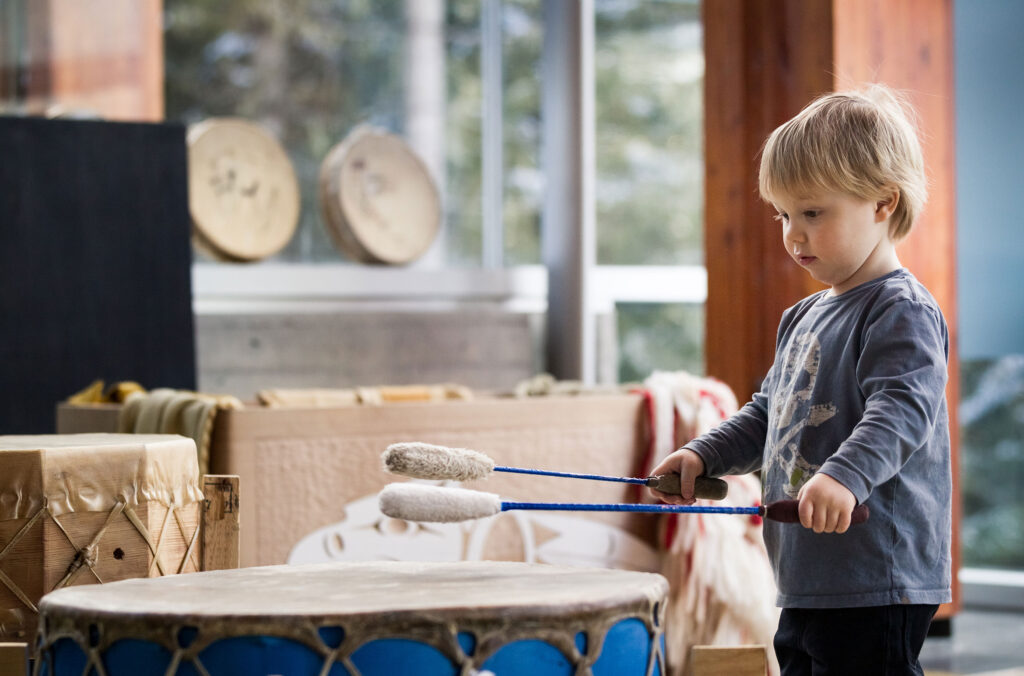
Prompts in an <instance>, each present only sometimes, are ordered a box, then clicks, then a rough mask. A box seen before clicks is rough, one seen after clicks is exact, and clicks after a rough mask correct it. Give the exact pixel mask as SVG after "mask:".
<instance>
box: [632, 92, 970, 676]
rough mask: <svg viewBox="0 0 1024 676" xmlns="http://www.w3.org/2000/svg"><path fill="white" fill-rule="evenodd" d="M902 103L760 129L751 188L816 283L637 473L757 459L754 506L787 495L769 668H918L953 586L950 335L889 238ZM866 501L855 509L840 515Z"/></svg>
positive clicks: (893, 226)
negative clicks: (761, 372) (747, 368)
mask: <svg viewBox="0 0 1024 676" xmlns="http://www.w3.org/2000/svg"><path fill="white" fill-rule="evenodd" d="M910 119H911V117H910V113H909V112H908V110H907V108H906V106H905V105H904V104H903V103H902V102H901V101H900V100H899V99H898V97H897V96H896V95H895V94H894V93H893V92H892V91H891V90H889V89H887V88H885V87H883V86H880V85H875V86H872V87H870V88H868V89H866V90H864V91H860V92H846V93H836V94H829V95H826V96H823V97H821V98H819V99H818V100H816V101H814V102H813V103H811V104H810V105H808V106H807V107H806V108H805V109H804V110H803V111H802V112H800V114H798V115H797V116H796V117H794V118H793V119H791V120H790V121H788V122H786V123H785V124H783V125H782V126H780V127H779V128H778V129H776V130H775V131H774V132H772V134H771V136H770V137H769V138H768V140H767V142H766V144H765V147H764V151H763V153H762V158H761V169H760V186H759V187H760V193H761V197H762V198H763V199H764V200H766V201H768V202H770V203H771V204H772V205H773V206H774V207H775V209H776V210H777V211H778V216H777V218H778V220H779V221H780V222H781V224H782V240H783V244H784V245H785V247H786V251H787V252H789V254H790V256H792V257H793V260H794V261H795V262H796V263H797V264H798V265H800V266H801V267H802V268H804V269H805V270H807V272H808V273H809V274H810V275H811V277H813V278H814V279H816V280H818V281H820V282H822V283H823V284H826V285H827V286H828V287H829V288H828V289H827V290H825V291H822V292H819V293H816V294H814V295H812V296H809V297H808V298H805V299H803V300H802V301H800V302H799V303H797V304H796V305H794V306H793V307H791V308H789V309H788V310H786V311H785V312H784V313H783V314H782V320H781V322H780V323H779V330H778V337H777V340H776V351H775V362H774V364H773V365H772V367H771V369H770V370H769V371H768V375H767V376H766V377H765V380H764V383H763V384H762V386H761V391H760V392H758V393H757V394H755V395H754V397H753V399H752V401H750V402H749V403H748V404H747V405H746V406H744V407H743V408H742V409H741V410H740V411H739V412H738V413H737V414H736V415H734V416H733V417H732V418H730V419H729V420H727V421H725V422H723V423H722V424H721V425H719V426H718V427H717V428H715V429H714V430H712V431H711V432H709V433H708V434H705V435H703V436H701V437H698V438H697V439H694V440H693V441H691V442H689V443H687V444H686V445H685V446H684V447H683V448H681V449H679V450H677V451H675V452H674V453H672V454H671V455H670V456H668V457H667V458H666V459H665V460H664V461H663V462H662V463H661V464H660V465H658V467H656V468H654V470H653V471H652V474H662V473H666V472H677V473H679V474H680V476H681V479H682V484H683V490H682V496H670V495H667V494H665V493H661V492H658V491H654V494H655V495H656V496H657V497H658V498H661V499H662V500H663V501H665V502H673V503H677V504H691V503H693V501H694V500H693V490H692V486H693V479H694V477H696V476H698V475H700V474H707V475H708V476H721V475H725V474H741V473H745V472H752V471H755V470H760V471H761V482H762V493H763V500H764V502H765V503H770V502H774V501H776V500H782V499H797V500H799V503H800V509H799V511H800V522H801V524H802V526H803V527H801V526H800V525H796V524H790V525H786V524H779V523H775V522H771V521H765V524H764V538H765V544H766V545H767V548H768V552H769V555H770V557H771V560H772V566H773V569H774V571H775V578H776V581H777V583H778V589H779V594H778V605H779V606H780V607H781V608H782V615H781V618H780V620H779V628H778V631H777V632H776V635H775V651H776V655H777V656H778V659H779V663H780V665H781V667H782V673H783V674H784V676H794V675H796V674H815V675H817V674H851V675H852V674H856V675H858V676H866V675H873V674H889V675H892V674H922V671H921V667H920V664H919V663H918V653H919V652H920V649H921V645H922V643H923V642H924V638H925V635H926V633H927V630H928V626H929V624H930V622H931V619H932V616H933V615H934V614H935V611H936V609H937V608H938V604H940V603H944V602H947V601H949V600H950V598H951V594H950V581H951V570H950V569H951V554H950V533H951V495H952V478H951V470H950V455H949V427H948V416H947V410H946V397H945V386H946V378H947V370H946V364H947V358H948V351H949V336H948V332H947V329H946V323H945V321H944V319H943V317H942V314H941V312H940V311H939V307H938V305H937V303H936V302H935V299H934V298H932V296H931V294H929V293H928V291H927V290H926V289H925V288H924V286H922V285H921V283H920V282H918V281H917V279H915V278H914V276H913V275H912V274H911V273H910V272H908V271H907V270H906V269H904V268H902V267H901V265H900V262H899V259H898V258H897V256H896V249H895V246H896V243H897V242H899V241H900V240H901V239H902V238H903V237H905V236H906V235H907V233H908V232H909V231H910V228H911V226H912V225H913V223H914V219H915V218H916V217H917V215H918V214H919V213H920V211H921V208H922V206H923V204H924V201H925V198H926V187H925V175H924V166H923V160H922V156H921V149H920V145H919V143H918V139H917V135H916V132H915V129H914V126H913V125H912V123H911V121H910ZM858 504H866V505H868V507H869V508H870V511H871V515H870V518H869V519H868V521H867V522H865V523H863V524H859V525H855V526H851V525H850V513H851V511H852V510H853V508H854V507H855V506H857V505H858Z"/></svg>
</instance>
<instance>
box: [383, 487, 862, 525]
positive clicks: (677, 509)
mask: <svg viewBox="0 0 1024 676" xmlns="http://www.w3.org/2000/svg"><path fill="white" fill-rule="evenodd" d="M379 504H380V511H381V512H382V513H383V514H385V515H387V516H390V517H392V518H394V519H402V520H405V521H426V522H435V523H436V522H444V523H452V522H456V521H469V520H472V519H482V518H484V517H487V516H494V515H495V514H498V513H499V512H507V511H510V510H513V509H531V510H545V511H563V512H565V511H568V512H647V513H653V514H753V515H758V516H763V517H765V518H766V519H771V520H773V521H779V522H781V523H799V522H800V513H799V504H800V503H799V502H797V501H796V500H779V501H778V502H773V503H771V504H769V505H762V506H755V507H718V506H704V505H687V506H684V505H646V504H628V503H627V504H618V503H612V504H602V503H578V502H509V501H505V500H502V499H501V497H500V496H499V495H498V494H497V493H485V492H483V491H471V490H468V489H465V488H443V487H441V486H427V485H423V484H410V483H404V484H388V485H387V486H385V487H384V490H382V491H381V492H380V503H379ZM868 515H869V510H868V506H867V505H858V506H857V507H856V508H855V509H854V510H853V515H852V517H851V520H850V523H851V525H852V524H858V523H863V522H864V521H867V520H868Z"/></svg>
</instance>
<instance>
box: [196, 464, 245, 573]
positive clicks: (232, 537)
mask: <svg viewBox="0 0 1024 676" xmlns="http://www.w3.org/2000/svg"><path fill="white" fill-rule="evenodd" d="M203 498H204V499H203V514H202V523H201V526H200V538H201V539H202V569H203V570H225V569H229V568H238V476H237V475H226V474H207V475H205V476H203Z"/></svg>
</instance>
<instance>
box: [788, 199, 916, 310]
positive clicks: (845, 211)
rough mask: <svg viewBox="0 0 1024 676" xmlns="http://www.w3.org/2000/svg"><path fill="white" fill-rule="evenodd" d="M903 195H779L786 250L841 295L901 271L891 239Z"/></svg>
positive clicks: (814, 276) (811, 273)
mask: <svg viewBox="0 0 1024 676" xmlns="http://www.w3.org/2000/svg"><path fill="white" fill-rule="evenodd" d="M897 199H898V193H894V194H893V195H892V196H891V197H890V198H889V199H888V200H885V201H881V202H872V201H870V200H864V199H861V198H859V197H853V196H851V195H847V194H845V193H840V192H820V193H816V194H811V195H801V196H789V195H783V196H780V197H779V198H778V199H777V200H776V201H775V202H773V204H774V206H775V209H776V210H777V211H778V212H779V215H778V216H777V218H778V219H779V220H780V221H781V222H782V240H783V243H784V244H785V246H786V251H787V252H788V253H789V255H790V256H791V257H792V258H793V260H795V261H796V262H797V264H799V265H800V266H801V267H802V268H804V269H805V270H807V272H809V273H810V275H811V277H813V278H814V279H816V280H818V281H819V282H822V283H824V284H828V285H829V286H831V287H832V293H833V294H834V295H838V294H841V293H843V292H844V291H849V290H850V289H852V288H853V287H855V286H857V285H858V284H862V283H864V282H869V281H871V280H872V279H875V278H877V277H881V276H882V275H885V274H887V273H889V272H892V271H893V270H896V269H898V268H899V267H900V264H899V260H898V259H897V258H896V250H895V244H894V243H893V241H892V240H891V239H890V237H889V217H890V216H891V215H892V211H893V209H894V208H895V207H896V200H897Z"/></svg>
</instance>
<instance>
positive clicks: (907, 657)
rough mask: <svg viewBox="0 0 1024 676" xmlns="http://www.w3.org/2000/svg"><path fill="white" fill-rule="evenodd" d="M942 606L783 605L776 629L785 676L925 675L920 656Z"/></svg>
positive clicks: (776, 650)
mask: <svg viewBox="0 0 1024 676" xmlns="http://www.w3.org/2000/svg"><path fill="white" fill-rule="evenodd" d="M938 608H939V607H938V606H932V605H895V606H874V607H869V608H834V609H832V608H830V609H820V610H819V609H810V608H783V609H782V617H780V618H779V630H778V631H777V632H776V633H775V655H776V656H777V657H778V658H779V665H780V666H781V667H782V676H841V675H849V676H903V675H904V674H905V675H908V676H909V675H910V674H914V675H916V676H922V675H923V673H924V672H923V671H922V670H921V665H920V663H918V661H917V656H918V654H919V653H920V652H921V645H922V644H923V643H924V639H925V636H926V635H927V634H928V625H929V624H930V623H931V620H932V616H933V615H935V611H936V610H938Z"/></svg>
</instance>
